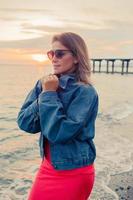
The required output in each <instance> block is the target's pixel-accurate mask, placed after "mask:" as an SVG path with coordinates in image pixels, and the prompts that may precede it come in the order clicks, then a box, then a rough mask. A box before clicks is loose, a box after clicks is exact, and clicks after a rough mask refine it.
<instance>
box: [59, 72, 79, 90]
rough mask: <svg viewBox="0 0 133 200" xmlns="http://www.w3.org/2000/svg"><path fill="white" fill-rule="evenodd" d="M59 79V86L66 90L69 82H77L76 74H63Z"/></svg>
mask: <svg viewBox="0 0 133 200" xmlns="http://www.w3.org/2000/svg"><path fill="white" fill-rule="evenodd" d="M58 77H59V86H60V87H61V88H63V89H65V88H66V86H67V83H68V81H69V80H70V79H71V80H74V81H75V80H76V75H75V73H69V74H61V75H58Z"/></svg>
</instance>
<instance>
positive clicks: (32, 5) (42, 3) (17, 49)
mask: <svg viewBox="0 0 133 200" xmlns="http://www.w3.org/2000/svg"><path fill="white" fill-rule="evenodd" d="M132 10H133V1H132V0H117V1H116V0H110V1H109V0H67V1H66V0H23V1H18V0H0V27H1V31H0V64H21V65H24V64H31V65H32V64H36V63H40V64H41V63H42V64H47V63H48V58H47V56H46V52H47V51H48V50H49V49H51V38H52V36H53V35H54V34H56V33H61V32H67V31H71V32H75V33H77V34H79V35H80V36H81V37H82V38H83V39H84V40H85V42H86V44H87V47H88V51H89V56H90V58H114V57H116V58H133V14H132Z"/></svg>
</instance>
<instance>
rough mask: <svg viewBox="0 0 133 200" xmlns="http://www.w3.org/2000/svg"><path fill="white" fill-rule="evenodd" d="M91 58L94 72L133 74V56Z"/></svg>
mask: <svg viewBox="0 0 133 200" xmlns="http://www.w3.org/2000/svg"><path fill="white" fill-rule="evenodd" d="M90 60H91V61H92V72H93V73H95V72H98V73H101V72H105V73H112V74H113V73H121V74H122V75H123V74H133V62H132V61H133V58H95V59H94V58H93V59H90ZM103 64H104V65H103Z"/></svg>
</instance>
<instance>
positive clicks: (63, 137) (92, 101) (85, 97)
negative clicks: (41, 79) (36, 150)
mask: <svg viewBox="0 0 133 200" xmlns="http://www.w3.org/2000/svg"><path fill="white" fill-rule="evenodd" d="M38 102H39V115H40V123H41V131H42V133H43V134H44V136H45V137H46V138H47V139H48V140H49V141H50V142H51V143H65V142H67V141H68V140H70V139H72V138H73V137H75V136H76V135H77V134H78V133H80V131H81V129H82V128H83V126H84V124H85V122H86V121H87V120H88V119H89V118H90V117H91V115H92V112H93V108H94V107H95V105H96V104H98V95H97V92H96V90H95V89H94V88H93V87H91V86H89V87H83V88H81V90H80V91H78V94H77V95H76V97H75V98H74V99H73V101H72V102H71V104H70V105H69V107H68V109H67V111H66V113H65V111H64V108H63V105H62V103H61V101H60V98H59V97H58V94H57V92H56V91H45V92H42V93H41V94H40V95H39V101H38Z"/></svg>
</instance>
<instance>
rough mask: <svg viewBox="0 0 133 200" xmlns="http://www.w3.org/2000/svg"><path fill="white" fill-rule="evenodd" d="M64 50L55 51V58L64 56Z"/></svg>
mask: <svg viewBox="0 0 133 200" xmlns="http://www.w3.org/2000/svg"><path fill="white" fill-rule="evenodd" d="M64 54H65V53H64V52H63V51H62V50H57V51H55V56H56V58H62V57H63V56H64Z"/></svg>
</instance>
